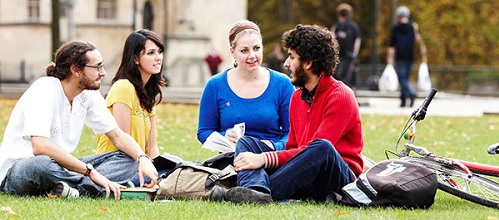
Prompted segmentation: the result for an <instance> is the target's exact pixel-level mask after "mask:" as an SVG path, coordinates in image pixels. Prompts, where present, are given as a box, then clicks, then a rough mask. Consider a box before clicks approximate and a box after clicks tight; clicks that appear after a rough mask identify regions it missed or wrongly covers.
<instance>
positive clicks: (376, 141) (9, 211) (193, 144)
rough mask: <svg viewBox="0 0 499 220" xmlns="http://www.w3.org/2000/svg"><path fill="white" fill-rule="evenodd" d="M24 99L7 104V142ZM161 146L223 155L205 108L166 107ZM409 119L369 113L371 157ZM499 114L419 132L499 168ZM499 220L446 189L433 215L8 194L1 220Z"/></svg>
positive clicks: (81, 151) (84, 151)
mask: <svg viewBox="0 0 499 220" xmlns="http://www.w3.org/2000/svg"><path fill="white" fill-rule="evenodd" d="M15 102H16V100H13V99H0V106H1V108H0V139H1V138H3V132H4V130H5V126H6V124H7V121H8V118H9V114H10V111H11V110H12V108H13V106H14V104H15ZM158 115H159V119H158V144H159V146H160V151H161V152H162V153H166V152H168V153H171V154H174V155H178V156H180V157H182V158H183V159H184V160H198V161H202V160H204V159H206V158H208V157H211V156H213V155H215V154H216V153H215V152H212V151H209V150H206V149H201V144H200V143H199V142H198V141H197V138H196V128H197V115H198V106H197V105H180V104H161V105H160V106H159V107H158ZM407 117H408V116H406V115H401V116H379V115H362V120H363V129H364V141H365V148H364V154H365V155H367V156H368V157H370V158H371V159H373V160H375V161H380V160H383V159H385V154H384V150H385V149H390V150H395V143H396V141H397V138H398V136H399V134H400V130H401V129H402V126H403V125H404V124H405V122H406V120H407ZM498 126H499V117H498V116H484V117H433V116H432V115H431V109H430V111H429V112H428V115H427V117H426V119H425V120H424V121H423V122H421V123H420V124H419V126H418V138H417V141H416V143H417V144H419V145H423V146H426V147H427V148H428V149H429V150H430V151H433V152H435V153H437V154H439V155H442V156H450V157H455V158H460V159H465V160H470V161H476V162H480V163H487V164H493V165H494V164H497V165H499V156H489V155H487V153H486V151H485V148H486V147H487V146H488V145H489V144H491V143H495V142H498V141H499V138H498V137H497V136H496V135H497V133H498V130H499V127H498ZM95 143H96V138H95V136H94V135H93V134H92V132H91V131H90V129H85V130H84V134H83V136H82V140H81V143H80V147H79V148H78V149H77V151H76V152H75V153H74V155H75V156H77V157H80V156H84V155H89V154H93V153H95V148H96V147H95ZM2 218H3V219H158V218H161V219H432V220H433V219H487V220H497V219H499V210H497V209H491V208H487V207H482V206H480V205H475V204H474V203H471V202H468V201H466V200H462V199H459V198H457V197H454V196H450V195H448V194H446V193H444V192H441V191H438V192H437V195H436V197H435V204H434V205H433V206H432V207H430V208H429V209H426V210H404V209H399V208H354V207H346V206H342V205H335V204H316V203H313V202H301V203H294V204H271V205H265V206H259V205H234V204H231V203H214V202H206V201H173V202H146V201H131V200H122V201H114V200H105V199H87V198H79V199H73V200H64V199H49V198H47V197H19V196H12V195H7V194H4V193H0V219H2Z"/></svg>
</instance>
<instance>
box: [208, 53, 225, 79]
mask: <svg viewBox="0 0 499 220" xmlns="http://www.w3.org/2000/svg"><path fill="white" fill-rule="evenodd" d="M204 61H205V62H206V63H207V64H208V67H209V68H210V73H211V75H212V76H214V75H215V74H217V73H218V67H219V66H220V64H221V63H222V58H221V57H220V55H219V54H218V52H217V51H216V50H215V49H211V51H210V52H209V53H208V55H206V57H205V58H204Z"/></svg>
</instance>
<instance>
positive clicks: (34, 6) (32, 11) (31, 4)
mask: <svg viewBox="0 0 499 220" xmlns="http://www.w3.org/2000/svg"><path fill="white" fill-rule="evenodd" d="M28 18H29V19H30V20H38V19H39V18H40V0H28Z"/></svg>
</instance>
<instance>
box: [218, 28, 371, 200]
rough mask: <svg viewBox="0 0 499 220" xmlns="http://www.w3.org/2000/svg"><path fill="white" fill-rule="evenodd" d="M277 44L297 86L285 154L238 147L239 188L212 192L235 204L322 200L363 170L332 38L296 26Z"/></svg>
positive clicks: (356, 119)
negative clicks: (285, 54)
mask: <svg viewBox="0 0 499 220" xmlns="http://www.w3.org/2000/svg"><path fill="white" fill-rule="evenodd" d="M282 42H283V45H284V48H286V49H287V51H288V58H287V59H286V61H285V62H284V67H286V68H287V69H288V70H289V72H290V73H291V74H290V76H291V82H292V83H293V85H295V86H297V87H299V89H298V90H296V91H295V92H294V93H293V96H292V97H291V103H290V115H289V121H290V125H291V126H290V131H289V138H288V141H287V142H286V149H285V150H283V151H269V150H268V149H267V148H266V146H265V145H264V144H262V143H261V142H259V141H258V139H256V138H254V137H250V136H244V137H242V138H241V139H240V140H239V141H238V142H237V146H236V152H235V160H234V168H235V170H236V171H237V172H238V174H237V181H238V187H235V188H231V189H229V190H227V191H226V192H225V193H217V194H224V199H225V200H228V201H231V202H234V203H243V202H253V203H268V202H270V201H272V200H276V201H281V200H287V199H311V200H314V201H317V202H324V201H326V199H327V197H328V196H329V195H331V194H332V193H333V192H336V193H339V192H340V190H341V188H342V187H343V186H345V185H346V184H348V183H351V182H353V181H354V180H355V178H356V176H358V175H360V174H361V173H362V171H363V160H362V156H361V152H362V149H363V146H364V141H363V137H362V123H361V119H360V113H359V108H358V106H357V101H356V99H355V95H354V93H353V91H352V89H351V88H349V87H348V86H346V85H345V84H344V83H342V82H340V81H337V80H335V79H334V78H333V77H332V75H333V73H334V70H335V67H336V66H337V64H338V62H339V54H338V53H339V48H338V43H337V41H336V40H335V39H334V38H333V36H332V34H331V32H330V31H329V30H328V29H326V28H324V27H319V26H317V25H301V24H299V25H297V26H296V27H295V28H294V29H292V30H289V31H287V32H285V33H284V34H283V36H282ZM217 191H223V189H221V188H220V187H219V188H217ZM270 195H271V199H269V197H270Z"/></svg>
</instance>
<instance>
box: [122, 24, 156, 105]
mask: <svg viewBox="0 0 499 220" xmlns="http://www.w3.org/2000/svg"><path fill="white" fill-rule="evenodd" d="M147 40H151V41H153V42H154V43H155V44H156V45H157V46H158V47H159V48H160V51H161V52H163V51H164V50H165V46H164V44H163V42H161V40H160V38H159V36H158V35H157V34H156V33H154V32H152V31H150V30H147V29H142V30H138V31H135V32H133V33H131V34H130V35H129V36H128V38H127V39H126V41H125V46H124V50H123V56H122V58H121V64H120V67H119V68H118V72H116V75H115V76H114V78H113V80H112V83H114V82H116V81H118V80H119V79H128V81H130V83H132V85H133V87H134V88H135V92H136V93H137V96H138V97H139V101H140V105H141V106H142V107H143V108H144V109H146V110H147V111H148V112H149V113H150V112H151V111H152V108H153V107H154V106H155V105H156V104H159V103H160V102H161V99H162V98H163V93H162V92H161V87H163V86H164V85H165V79H164V78H163V76H162V71H163V64H162V65H161V72H159V73H158V74H153V75H152V76H151V78H149V81H147V84H146V85H145V86H144V87H143V88H142V85H143V82H142V77H141V76H140V71H139V68H138V67H137V65H135V61H134V58H135V57H139V56H140V52H142V50H144V48H145V44H146V41H147ZM158 94H159V99H157V100H156V96H157V95H158Z"/></svg>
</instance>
